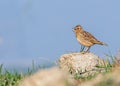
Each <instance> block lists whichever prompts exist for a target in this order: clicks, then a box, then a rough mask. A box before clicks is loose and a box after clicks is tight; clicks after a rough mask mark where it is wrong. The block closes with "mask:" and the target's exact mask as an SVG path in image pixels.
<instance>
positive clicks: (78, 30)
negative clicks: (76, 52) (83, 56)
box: [73, 25, 107, 52]
mask: <svg viewBox="0 0 120 86" xmlns="http://www.w3.org/2000/svg"><path fill="white" fill-rule="evenodd" d="M73 31H74V32H75V34H76V38H77V40H78V42H79V43H80V44H81V45H83V46H85V47H87V49H86V51H83V52H89V50H90V47H91V46H93V45H95V44H99V45H105V46H107V44H106V43H104V42H101V41H99V40H98V39H96V38H95V37H94V36H93V35H92V34H91V33H89V32H87V31H84V29H83V28H82V26H81V25H77V26H75V27H74V30H73Z"/></svg>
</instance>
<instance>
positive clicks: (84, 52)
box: [81, 51, 90, 54]
mask: <svg viewBox="0 0 120 86" xmlns="http://www.w3.org/2000/svg"><path fill="white" fill-rule="evenodd" d="M89 52H90V51H82V52H81V53H82V54H86V53H89Z"/></svg>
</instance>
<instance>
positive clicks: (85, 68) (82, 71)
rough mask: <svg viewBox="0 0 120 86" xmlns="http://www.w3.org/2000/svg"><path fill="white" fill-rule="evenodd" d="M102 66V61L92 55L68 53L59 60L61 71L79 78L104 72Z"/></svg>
mask: <svg viewBox="0 0 120 86" xmlns="http://www.w3.org/2000/svg"><path fill="white" fill-rule="evenodd" d="M104 65H105V63H104V61H103V60H102V59H100V58H99V57H98V56H97V55H95V54H93V53H69V54H64V55H62V56H61V57H60V59H59V66H60V68H61V69H63V70H67V71H69V72H70V73H71V74H77V75H79V76H80V77H88V76H89V75H94V74H96V73H99V72H104V71H105V69H104V68H102V67H103V66H104Z"/></svg>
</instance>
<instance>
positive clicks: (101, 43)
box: [98, 41, 108, 46]
mask: <svg viewBox="0 0 120 86" xmlns="http://www.w3.org/2000/svg"><path fill="white" fill-rule="evenodd" d="M98 44H100V45H104V46H108V44H106V43H104V42H100V41H99V42H98Z"/></svg>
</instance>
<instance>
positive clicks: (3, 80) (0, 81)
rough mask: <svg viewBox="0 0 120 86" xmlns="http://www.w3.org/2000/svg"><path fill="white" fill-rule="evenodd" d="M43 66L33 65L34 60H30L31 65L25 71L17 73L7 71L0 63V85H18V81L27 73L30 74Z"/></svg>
mask: <svg viewBox="0 0 120 86" xmlns="http://www.w3.org/2000/svg"><path fill="white" fill-rule="evenodd" d="M41 68H44V67H41V66H35V65H34V61H32V67H31V68H28V70H27V72H26V73H18V72H17V71H14V72H9V71H8V70H6V69H4V68H3V64H1V65H0V86H18V83H19V82H20V80H21V79H22V78H24V77H25V76H27V75H31V74H32V73H34V72H35V71H37V70H38V69H41Z"/></svg>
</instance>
